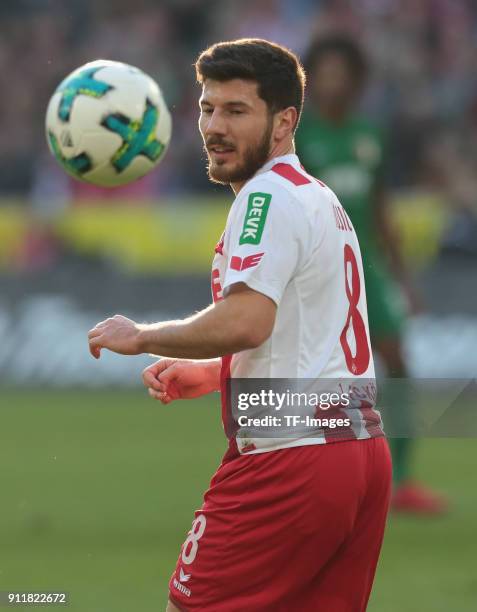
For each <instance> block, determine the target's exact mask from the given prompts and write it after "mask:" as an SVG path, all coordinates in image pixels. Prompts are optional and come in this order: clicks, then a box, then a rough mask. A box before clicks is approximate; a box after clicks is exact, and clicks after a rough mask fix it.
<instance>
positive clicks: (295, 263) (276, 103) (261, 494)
mask: <svg viewBox="0 0 477 612" xmlns="http://www.w3.org/2000/svg"><path fill="white" fill-rule="evenodd" d="M196 73H197V78H198V81H199V83H200V84H201V85H202V95H201V97H200V120H199V129H200V133H201V135H202V138H203V142H204V147H205V150H206V153H207V156H208V162H209V163H208V173H209V177H210V179H211V180H212V181H215V182H219V183H223V184H229V185H230V186H231V187H232V189H233V191H234V193H235V200H234V202H233V204H232V206H231V209H230V212H229V216H228V219H227V223H226V227H225V231H224V233H223V235H222V237H221V239H220V240H219V242H218V244H217V245H216V247H215V257H214V260H213V266H212V294H213V302H214V303H213V304H212V305H211V306H210V307H208V308H207V309H205V310H203V311H202V312H200V313H198V314H196V315H194V316H192V317H190V318H187V319H185V320H180V321H167V322H160V323H156V324H151V325H143V324H137V323H135V322H134V321H131V320H129V319H127V318H126V317H123V316H120V315H116V316H114V317H112V318H110V319H107V320H106V321H103V322H101V323H99V324H98V325H96V327H95V328H94V329H92V330H91V331H90V332H89V345H90V351H91V353H92V354H93V356H95V357H96V358H98V357H99V356H100V352H101V350H102V349H103V348H107V349H109V350H112V351H115V352H117V353H121V354H126V355H130V354H139V353H155V354H158V355H162V356H164V358H163V359H161V360H160V361H158V362H157V363H155V364H153V365H151V366H150V367H149V368H147V369H146V370H145V371H144V374H143V378H144V383H145V385H146V386H147V387H148V388H149V393H150V395H151V396H152V397H153V398H156V399H158V400H160V401H161V402H162V403H164V404H167V403H170V402H171V401H173V400H176V399H185V398H193V397H198V396H201V395H205V394H207V393H210V392H212V391H218V390H220V391H221V392H222V418H223V423H224V429H225V431H226V433H227V434H228V437H229V448H228V450H227V452H226V454H225V457H224V458H223V461H222V463H221V465H220V467H219V468H218V470H217V472H216V474H215V475H214V477H213V478H212V481H211V484H210V488H209V490H208V491H207V492H206V493H205V496H204V502H203V505H202V507H201V508H200V510H198V511H197V512H196V513H195V520H194V521H193V523H192V528H191V530H190V531H189V534H188V536H187V538H186V540H185V542H184V544H183V546H182V549H181V553H180V556H179V559H178V561H177V566H176V569H175V571H174V573H173V575H172V578H171V581H170V585H169V586H170V600H169V603H168V607H167V610H168V611H169V612H171V611H176V610H190V611H194V610H210V611H211V612H212V611H213V612H232V611H238V610H253V611H257V612H262V611H263V612H280V611H282V612H295V611H297V610H300V612H315V611H316V610H324V611H326V612H359V611H363V610H365V609H366V606H367V601H368V598H369V594H370V591H371V586H372V582H373V578H374V573H375V569H376V564H377V561H378V557H379V552H380V548H381V543H382V538H383V533H384V527H385V521H386V515H387V510H388V503H389V497H390V488H391V462H390V454H389V449H388V445H387V442H386V439H385V438H384V437H383V431H382V427H381V422H380V417H379V413H377V412H375V411H374V410H373V403H372V400H371V399H369V398H368V399H366V400H365V399H361V400H360V401H359V406H360V409H355V410H354V411H353V413H352V414H350V411H347V410H346V409H343V411H342V412H343V413H345V414H348V415H350V416H351V418H350V420H349V422H348V424H344V425H343V427H342V428H341V431H336V432H335V434H333V435H332V432H330V431H326V429H325V428H322V429H320V430H319V431H317V432H315V434H314V435H313V436H306V435H302V433H300V432H299V431H297V432H296V434H295V435H293V432H292V435H289V436H288V437H286V436H278V437H275V438H270V437H261V436H259V435H256V436H252V437H250V436H248V437H244V436H243V435H242V434H243V433H244V432H243V431H242V430H241V428H240V427H238V426H237V423H233V420H234V413H233V411H232V406H231V404H230V397H229V395H228V393H227V392H226V390H227V384H226V383H227V380H228V379H229V378H232V379H239V378H242V379H250V378H253V379H257V378H265V379H279V380H281V379H289V378H296V379H304V378H313V379H319V380H336V379H339V380H341V381H346V380H347V381H351V384H353V385H356V386H357V387H359V384H360V382H361V381H364V380H374V365H373V357H372V354H371V351H370V343H369V334H368V322H367V310H366V296H365V291H364V283H363V269H362V263H361V255H360V250H359V245H358V240H357V237H356V234H355V231H354V229H353V226H352V224H351V222H350V220H349V218H348V216H347V215H346V213H345V211H344V210H343V208H342V207H341V205H340V203H339V201H338V199H337V197H336V196H335V195H334V193H333V192H332V191H331V190H330V189H329V188H328V187H326V186H325V185H324V184H323V183H321V182H320V181H319V180H316V179H314V178H313V177H312V176H311V175H310V174H308V173H307V171H306V170H305V169H304V168H303V167H302V166H301V164H300V161H299V159H298V157H297V156H296V155H295V153H294V133H295V130H296V127H297V125H298V122H299V120H300V114H301V111H302V105H303V92H304V82H305V76H304V72H303V69H302V67H301V65H300V63H299V61H298V60H297V58H296V56H295V55H294V54H293V53H291V52H290V51H288V50H287V49H285V48H283V47H281V46H279V45H276V44H273V43H271V42H268V41H265V40H259V39H244V40H237V41H233V42H223V43H218V44H216V45H213V46H212V47H210V48H209V49H207V50H205V51H204V52H203V53H202V54H201V55H200V56H199V58H198V60H197V62H196ZM363 397H364V396H363Z"/></svg>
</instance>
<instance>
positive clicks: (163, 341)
mask: <svg viewBox="0 0 477 612" xmlns="http://www.w3.org/2000/svg"><path fill="white" fill-rule="evenodd" d="M225 306H226V305H225V304H224V303H219V304H217V305H215V306H210V307H209V308H207V309H205V310H203V311H202V312H200V313H198V314H196V315H194V316H192V317H189V318H188V319H185V320H183V321H166V322H162V323H154V324H152V325H141V326H140V337H139V344H140V349H141V352H143V353H154V354H157V355H161V356H163V357H179V358H183V359H209V358H212V357H221V356H223V355H230V354H232V353H237V352H239V351H243V350H245V349H248V348H252V347H254V346H256V345H257V344H256V340H255V337H254V334H253V333H252V331H251V330H250V329H247V326H246V325H245V324H244V323H243V322H242V318H241V316H240V314H239V313H238V312H237V313H234V309H233V308H226V307H225Z"/></svg>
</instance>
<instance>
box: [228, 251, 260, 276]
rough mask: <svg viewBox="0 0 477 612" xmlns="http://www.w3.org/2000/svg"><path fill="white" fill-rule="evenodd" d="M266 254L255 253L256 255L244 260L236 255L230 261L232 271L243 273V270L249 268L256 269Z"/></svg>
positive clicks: (248, 256)
mask: <svg viewBox="0 0 477 612" xmlns="http://www.w3.org/2000/svg"><path fill="white" fill-rule="evenodd" d="M264 255H265V253H255V254H254V255H247V257H244V258H243V259H242V258H241V257H238V256H237V255H234V256H233V257H232V259H231V260H230V267H231V268H232V270H237V272H241V271H242V270H247V269H248V268H254V267H255V266H258V264H259V263H260V261H261V259H262V257H263V256H264Z"/></svg>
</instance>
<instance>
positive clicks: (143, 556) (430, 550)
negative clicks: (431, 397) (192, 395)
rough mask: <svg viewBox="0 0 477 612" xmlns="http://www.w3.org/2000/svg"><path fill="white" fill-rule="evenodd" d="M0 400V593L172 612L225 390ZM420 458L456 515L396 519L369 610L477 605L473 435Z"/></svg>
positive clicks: (31, 394) (89, 610)
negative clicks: (209, 394) (157, 396)
mask: <svg viewBox="0 0 477 612" xmlns="http://www.w3.org/2000/svg"><path fill="white" fill-rule="evenodd" d="M0 406H1V409H0V415H1V424H2V425H1V444H0V453H1V466H2V468H1V471H0V490H1V492H2V511H1V522H0V591H5V590H23V591H24V590H28V591H31V590H36V591H38V590H41V591H45V590H56V591H68V592H69V593H70V601H71V603H70V606H69V608H68V609H69V610H75V611H76V610H78V611H81V612H132V611H138V612H153V611H154V612H155V611H162V610H164V608H165V601H166V598H167V583H168V579H169V575H170V573H171V571H172V569H173V567H174V565H175V561H176V558H177V555H178V551H179V547H180V545H181V543H182V541H183V539H184V537H185V534H186V533H187V531H188V529H189V527H190V523H191V519H192V514H193V510H194V509H195V508H197V507H198V506H199V504H200V503H201V496H202V493H203V491H204V489H205V487H206V486H207V484H208V481H209V479H210V476H211V475H212V473H213V471H214V470H215V468H216V466H217V465H218V463H219V461H220V458H221V456H222V453H223V451H224V449H225V440H224V438H223V433H222V429H221V424H220V413H219V402H218V396H217V397H215V398H211V399H208V400H207V401H200V402H183V403H178V404H176V405H171V406H168V407H163V406H162V405H160V404H159V403H155V402H153V401H152V400H150V399H149V398H148V397H147V394H146V393H145V391H144V392H143V391H142V390H138V391H120V392H112V391H91V392H86V391H84V390H81V391H78V390H74V389H72V390H64V391H56V392H53V391H50V392H47V391H41V390H26V391H18V390H5V389H3V390H0ZM416 459H417V475H418V476H419V477H420V478H423V479H426V481H427V482H429V483H430V484H434V485H435V486H436V487H439V488H440V489H442V490H443V491H445V492H447V493H449V494H450V496H451V498H452V501H453V512H452V514H451V515H449V516H448V517H446V518H443V519H434V520H427V521H426V520H416V519H405V518H399V519H398V518H395V517H392V518H391V519H390V522H389V527H388V530H387V535H386V539H385V545H384V550H383V554H382V557H381V562H380V566H379V570H378V574H377V578H376V582H375V588H374V592H373V596H372V600H371V604H370V606H369V610H370V611H371V612H401V611H403V610H405V611H406V612H449V611H452V612H471V611H474V610H477V559H476V557H477V554H476V546H477V513H476V510H477V487H476V479H475V468H476V465H477V444H476V440H474V439H467V440H463V439H460V440H458V439H454V440H450V439H439V440H426V441H423V442H421V444H420V446H419V449H418V452H417V455H416ZM16 609H18V610H19V609H25V610H26V609H30V608H19V607H17V608H16ZM291 612H295V611H291ZM326 612H332V611H326Z"/></svg>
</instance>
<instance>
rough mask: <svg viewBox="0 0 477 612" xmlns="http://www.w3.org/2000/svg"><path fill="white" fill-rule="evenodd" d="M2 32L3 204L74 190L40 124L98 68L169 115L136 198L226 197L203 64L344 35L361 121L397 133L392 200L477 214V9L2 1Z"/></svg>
mask: <svg viewBox="0 0 477 612" xmlns="http://www.w3.org/2000/svg"><path fill="white" fill-rule="evenodd" d="M0 23H1V25H0V27H1V30H2V35H1V36H0V83H1V91H2V95H1V96H0V132H1V134H2V138H1V139H0V194H1V195H9V194H17V193H18V194H22V195H30V196H31V197H33V198H40V199H41V198H48V197H53V195H54V194H55V193H56V192H61V193H63V192H64V190H71V189H78V187H77V186H72V184H71V183H70V182H69V179H67V178H66V177H65V176H64V175H63V174H62V172H61V171H60V170H59V169H57V168H56V166H55V163H54V161H53V160H52V159H51V158H50V156H49V155H48V152H47V147H46V143H45V138H44V126H43V122H44V114H45V109H46V105H47V103H48V99H49V97H50V95H51V94H52V92H53V90H54V88H55V87H56V85H57V84H58V83H59V82H60V81H61V80H62V79H63V78H64V76H65V75H66V74H68V73H69V72H70V71H72V70H73V69H75V68H76V67H77V66H79V65H81V64H83V63H85V62H87V61H91V60H93V59H97V58H106V59H115V60H119V61H125V62H127V63H130V64H133V65H137V66H139V67H141V68H142V69H144V70H145V71H146V72H148V73H150V74H151V75H152V76H153V77H155V78H156V79H157V80H158V81H159V83H160V85H161V87H162V89H163V91H164V94H165V97H166V100H167V102H168V104H169V106H170V108H171V111H172V115H173V121H174V131H173V138H172V143H171V147H170V150H169V152H168V155H167V156H166V159H165V161H164V162H163V164H162V166H161V169H160V170H159V172H157V173H154V174H153V176H152V177H150V178H149V179H147V180H145V181H143V182H142V183H141V186H140V189H142V190H143V192H144V193H146V194H147V195H153V196H155V197H156V196H158V197H160V196H161V195H163V194H167V195H169V194H172V193H173V194H175V193H182V192H197V191H206V190H211V189H217V187H212V186H210V185H209V184H208V181H207V179H206V176H205V173H204V164H203V153H202V147H201V142H200V138H199V135H198V132H197V129H196V121H197V115H198V106H197V97H198V89H197V85H196V84H195V76H194V71H193V68H192V64H193V62H194V60H195V58H196V56H197V54H198V53H199V52H200V51H201V50H202V49H203V48H204V47H205V46H207V45H209V44H211V43H213V42H216V41H218V40H224V39H231V38H237V37H243V36H259V37H263V38H268V39H271V40H274V41H277V42H279V43H282V44H285V45H287V46H288V47H290V48H291V49H293V50H295V51H297V52H298V53H300V54H302V53H303V52H304V51H305V50H306V47H307V44H308V42H309V41H310V39H311V38H312V37H313V36H315V35H317V34H319V33H326V32H330V31H333V32H336V31H339V32H348V33H350V34H351V35H353V36H354V37H356V38H357V39H358V40H359V41H360V42H361V43H362V45H363V46H364V47H365V49H366V51H367V53H368V56H369V59H370V63H371V67H372V71H371V79H370V82H369V87H368V90H367V92H366V95H365V97H364V99H363V110H364V111H365V112H368V113H370V114H371V115H372V116H373V117H374V118H375V119H376V120H377V121H379V122H381V123H382V124H384V126H385V127H386V128H387V129H388V130H389V134H390V143H391V145H392V146H391V154H390V172H389V181H390V185H391V187H393V188H409V187H411V188H421V187H422V188H426V189H440V190H444V191H445V192H446V193H448V194H449V198H450V199H451V200H452V202H454V204H455V206H456V207H457V208H458V209H462V210H464V209H465V210H466V211H472V210H474V211H475V210H476V209H477V197H476V195H475V194H476V193H477V184H476V177H477V151H476V150H475V149H476V147H477V70H476V69H475V68H476V66H477V5H476V3H475V2H474V1H473V0H241V1H240V2H238V1H234V0H134V2H131V0H115V1H114V2H110V1H109V0H68V2H65V1H64V0H2V2H1V3H0ZM80 189H81V187H80Z"/></svg>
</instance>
